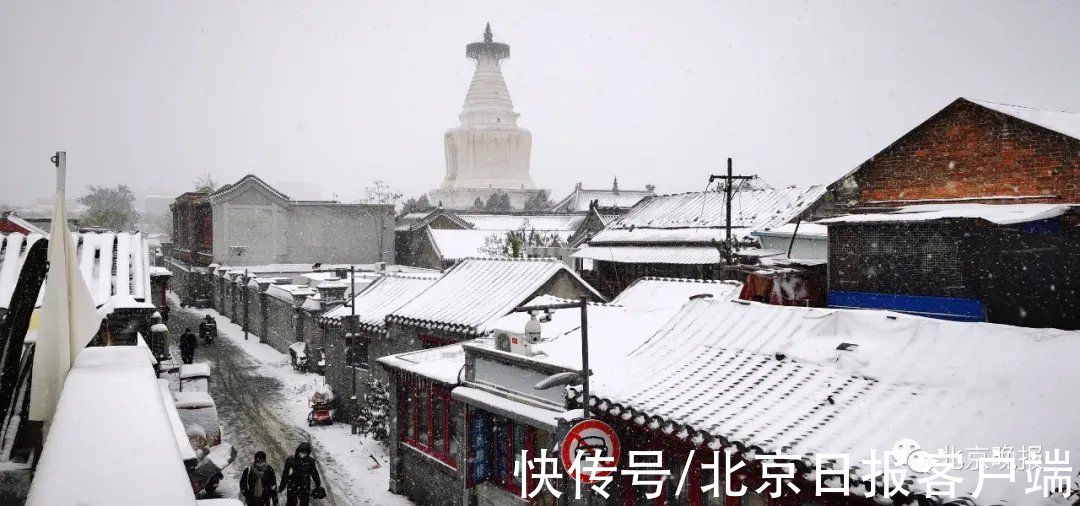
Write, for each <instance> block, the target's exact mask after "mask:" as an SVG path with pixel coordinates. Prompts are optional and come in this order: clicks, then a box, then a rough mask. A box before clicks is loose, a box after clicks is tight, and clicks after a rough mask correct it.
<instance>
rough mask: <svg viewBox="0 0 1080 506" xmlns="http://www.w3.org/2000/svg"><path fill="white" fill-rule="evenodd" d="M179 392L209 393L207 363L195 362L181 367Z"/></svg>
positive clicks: (208, 369) (208, 368)
mask: <svg viewBox="0 0 1080 506" xmlns="http://www.w3.org/2000/svg"><path fill="white" fill-rule="evenodd" d="M180 391H182V392H209V391H210V364H209V363H208V362H196V363H194V364H183V365H181V366H180Z"/></svg>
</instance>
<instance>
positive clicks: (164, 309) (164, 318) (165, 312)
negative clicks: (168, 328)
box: [158, 304, 169, 325]
mask: <svg viewBox="0 0 1080 506" xmlns="http://www.w3.org/2000/svg"><path fill="white" fill-rule="evenodd" d="M158 313H161V323H164V324H165V325H168V324H169V305H168V304H165V305H164V306H161V309H159V310H158Z"/></svg>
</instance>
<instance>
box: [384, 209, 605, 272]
mask: <svg viewBox="0 0 1080 506" xmlns="http://www.w3.org/2000/svg"><path fill="white" fill-rule="evenodd" d="M585 219H586V215H585V214H584V213H574V214H569V213H528V212H521V211H515V212H489V211H450V210H447V209H443V208H437V209H434V210H432V211H429V212H427V213H410V214H407V215H405V216H403V217H402V218H400V219H399V220H398V225H397V228H396V234H397V237H396V240H395V242H396V244H397V247H398V252H397V258H398V262H399V263H400V264H402V265H412V266H416V267H424V268H429V269H445V268H448V267H450V266H452V265H454V264H456V263H457V262H460V261H461V260H463V259H466V258H506V257H511V256H512V255H511V254H510V252H509V251H506V250H507V248H508V247H509V245H508V243H507V241H506V238H507V235H508V234H509V233H512V232H513V233H521V234H524V235H527V236H529V237H528V239H531V240H533V242H537V243H539V244H541V245H544V246H551V247H557V248H561V247H563V246H566V245H567V244H568V243H569V242H570V238H571V237H573V236H575V235H576V234H578V233H579V230H580V227H581V226H582V224H583V223H584V222H585ZM519 254H520V255H519V256H520V257H522V258H524V257H527V256H528V257H533V256H551V257H555V256H558V255H556V254H536V252H535V251H534V248H529V247H528V245H524V244H523V245H522V247H521V249H520V251H519Z"/></svg>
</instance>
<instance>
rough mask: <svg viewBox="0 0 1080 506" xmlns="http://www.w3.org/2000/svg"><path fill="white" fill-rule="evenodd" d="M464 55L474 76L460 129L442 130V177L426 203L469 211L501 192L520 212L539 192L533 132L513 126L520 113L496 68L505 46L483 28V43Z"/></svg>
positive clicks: (507, 48) (470, 47) (506, 51)
mask: <svg viewBox="0 0 1080 506" xmlns="http://www.w3.org/2000/svg"><path fill="white" fill-rule="evenodd" d="M465 54H466V56H468V57H469V58H471V59H473V60H475V61H476V72H475V73H474V74H473V79H472V83H471V84H470V85H469V92H468V94H467V95H466V96H465V105H464V107H463V108H462V111H461V114H460V115H459V116H458V117H459V118H460V120H461V126H459V127H455V128H451V129H450V130H447V132H446V135H445V138H444V140H445V143H446V178H445V179H444V180H443V182H442V185H441V186H440V187H439V188H438V189H436V190H434V191H431V192H430V193H428V199H429V200H430V201H431V203H432V204H437V205H439V206H440V207H447V208H450V209H469V208H471V207H473V203H474V202H475V201H476V199H480V201H481V202H486V201H487V199H488V197H490V196H491V195H492V194H495V193H496V192H501V193H505V194H507V196H508V197H509V199H510V204H511V205H512V207H514V208H515V209H521V208H523V207H524V205H525V201H526V200H528V198H529V197H530V196H531V195H532V194H534V193H536V192H537V191H538V190H537V187H536V183H534V182H533V180H532V176H530V175H529V160H530V156H531V151H532V134H531V133H529V131H528V130H526V129H524V128H521V127H518V126H517V118H518V116H519V114H518V113H516V112H514V103H513V102H512V101H511V100H510V92H509V91H508V90H507V88H506V81H505V80H503V76H502V69H501V67H500V62H501V61H502V60H504V59H506V58H509V57H510V46H508V45H506V44H503V43H501V42H495V41H494V40H493V37H492V34H491V26H490V25H488V26H487V27H486V29H485V30H484V41H483V42H474V43H471V44H469V45H468V46H466V48H465Z"/></svg>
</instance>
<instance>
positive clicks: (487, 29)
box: [484, 23, 491, 43]
mask: <svg viewBox="0 0 1080 506" xmlns="http://www.w3.org/2000/svg"><path fill="white" fill-rule="evenodd" d="M484 42H488V43H490V42H491V23H487V24H486V25H485V26H484Z"/></svg>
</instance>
